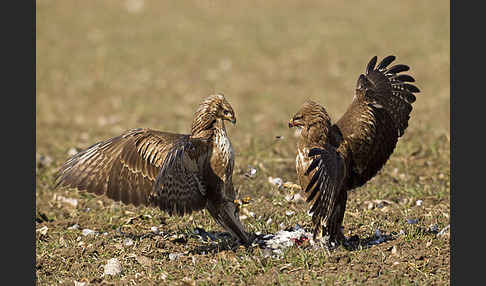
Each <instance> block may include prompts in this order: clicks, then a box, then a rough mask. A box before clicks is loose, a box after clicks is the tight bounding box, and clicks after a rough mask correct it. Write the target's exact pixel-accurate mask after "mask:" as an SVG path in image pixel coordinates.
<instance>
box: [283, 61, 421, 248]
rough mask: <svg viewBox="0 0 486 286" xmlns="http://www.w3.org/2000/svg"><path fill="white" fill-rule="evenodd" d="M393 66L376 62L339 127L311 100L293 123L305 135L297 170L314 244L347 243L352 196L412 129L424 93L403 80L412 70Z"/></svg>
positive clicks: (408, 78)
mask: <svg viewBox="0 0 486 286" xmlns="http://www.w3.org/2000/svg"><path fill="white" fill-rule="evenodd" d="M394 60H395V57H394V56H388V57H385V58H384V59H383V60H382V61H381V62H380V63H379V64H378V66H376V63H377V57H376V56H375V57H373V58H372V59H371V61H370V62H369V63H368V65H367V67H366V73H365V74H361V75H360V76H359V78H358V82H357V86H356V92H355V96H354V99H353V102H352V103H351V105H350V106H349V107H348V109H347V111H346V112H345V113H344V115H342V117H341V118H340V119H339V120H338V121H337V122H336V123H335V124H331V119H330V117H329V115H328V114H327V112H326V110H325V109H324V107H322V106H320V105H319V104H317V103H316V102H313V101H310V100H308V101H306V102H305V103H304V104H303V106H302V107H301V109H300V110H299V111H298V112H297V113H296V114H295V115H294V116H293V117H292V119H291V120H290V122H289V128H291V127H299V128H301V129H302V132H301V135H300V139H299V142H298V145H297V151H298V154H297V158H296V170H297V175H298V178H299V183H300V185H301V187H302V189H303V190H305V192H306V193H307V194H308V196H307V202H309V203H310V202H313V204H312V207H311V209H310V212H311V213H312V222H313V225H314V237H315V238H320V237H322V236H323V235H324V236H326V237H327V238H329V239H330V241H332V242H341V241H343V240H344V235H343V234H342V232H341V223H342V221H343V218H344V211H345V208H346V200H347V191H348V190H351V189H354V188H357V187H360V186H362V185H363V184H365V183H366V182H367V181H368V180H370V179H371V178H372V177H374V176H375V175H376V174H377V172H378V171H379V170H380V169H381V168H382V167H383V166H384V165H385V163H386V162H387V160H388V158H389V157H390V155H391V154H392V152H393V150H394V149H395V146H396V144H397V141H398V138H399V137H400V136H402V135H403V133H404V131H405V129H406V128H407V126H408V120H409V118H410V116H409V115H410V112H411V111H412V105H411V104H412V103H413V102H414V101H415V95H414V94H413V93H416V92H419V89H418V88H417V87H415V86H414V85H412V84H409V83H407V82H414V81H415V80H414V79H413V78H412V77H411V76H410V75H407V74H399V73H400V72H404V71H407V70H409V67H408V66H406V65H402V64H397V65H394V66H391V67H389V68H387V67H388V65H389V64H390V63H391V62H393V61H394ZM375 66H376V67H375Z"/></svg>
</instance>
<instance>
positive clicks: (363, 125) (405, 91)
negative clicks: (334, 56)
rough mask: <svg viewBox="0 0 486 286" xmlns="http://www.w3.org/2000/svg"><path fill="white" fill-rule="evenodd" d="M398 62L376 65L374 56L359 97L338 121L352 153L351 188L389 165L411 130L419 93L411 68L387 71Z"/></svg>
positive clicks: (361, 81)
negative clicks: (398, 141)
mask: <svg viewBox="0 0 486 286" xmlns="http://www.w3.org/2000/svg"><path fill="white" fill-rule="evenodd" d="M394 60H395V57H394V56H388V57H385V58H384V59H383V60H382V61H381V62H380V63H379V64H378V65H377V66H376V68H374V66H375V64H376V57H373V58H372V59H371V60H370V62H369V63H368V65H367V66H366V73H365V74H361V75H360V76H359V78H358V82H357V84H356V95H355V97H354V100H353V102H352V103H351V105H350V106H349V107H348V109H347V110H346V112H345V113H344V114H343V116H342V117H341V118H340V119H339V120H338V121H337V122H336V126H337V127H338V129H339V131H340V132H341V134H342V136H343V138H344V141H346V144H347V145H348V146H347V147H348V149H349V150H348V152H349V154H352V155H351V156H352V161H353V162H352V170H351V172H352V175H351V176H349V180H348V188H354V187H358V186H361V185H363V184H364V183H365V182H366V181H368V180H369V179H371V178H372V177H373V176H374V175H375V174H376V173H377V172H378V171H379V170H380V169H381V168H382V167H383V166H384V164H385V163H386V161H387V160H388V158H389V156H390V155H391V153H392V152H393V150H394V148H395V146H396V143H397V140H398V138H399V137H401V136H402V135H403V134H404V132H405V129H406V128H407V127H408V120H409V118H410V112H411V111H412V103H413V102H415V100H416V97H415V95H414V94H413V93H417V92H420V90H419V89H418V88H417V87H416V86H415V85H412V84H409V83H406V82H415V79H414V78H413V77H412V76H410V75H406V74H398V73H399V72H402V71H407V70H409V67H408V66H406V65H402V64H397V65H394V66H391V67H390V68H387V67H388V66H389V65H390V64H391V63H392V62H393V61H394Z"/></svg>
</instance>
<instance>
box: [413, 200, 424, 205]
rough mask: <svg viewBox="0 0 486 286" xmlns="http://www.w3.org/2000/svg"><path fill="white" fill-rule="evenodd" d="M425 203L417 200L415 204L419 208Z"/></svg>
mask: <svg viewBox="0 0 486 286" xmlns="http://www.w3.org/2000/svg"><path fill="white" fill-rule="evenodd" d="M423 202H424V201H422V200H417V201H416V202H415V205H417V206H421V205H422V203H423Z"/></svg>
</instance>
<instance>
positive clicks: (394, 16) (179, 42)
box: [36, 0, 450, 159]
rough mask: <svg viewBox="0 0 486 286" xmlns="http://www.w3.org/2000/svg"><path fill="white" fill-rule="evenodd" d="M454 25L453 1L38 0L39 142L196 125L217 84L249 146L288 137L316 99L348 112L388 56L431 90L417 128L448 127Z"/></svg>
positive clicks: (239, 138) (443, 130)
mask: <svg viewBox="0 0 486 286" xmlns="http://www.w3.org/2000/svg"><path fill="white" fill-rule="evenodd" d="M449 26H450V19H449V2H448V1H397V2H384V1H374V0H368V1H359V2H355V1H346V2H336V1H281V0H279V1H273V0H270V1H264V2H262V1H239V2H216V1H190V2H189V1H146V0H123V1H122V0H120V1H115V0H106V1H55V0H37V1H36V61H37V63H36V145H37V146H36V147H37V151H38V152H42V153H47V154H50V155H51V156H53V157H56V156H58V155H62V156H61V158H62V159H64V158H65V152H66V150H67V149H68V148H69V146H74V145H76V146H80V147H87V146H89V145H91V144H92V143H94V142H95V141H99V140H102V139H105V138H107V137H110V136H114V135H117V134H118V133H120V132H122V131H123V130H126V129H129V128H135V127H148V128H154V129H160V130H166V131H173V132H182V133H187V132H189V131H190V126H191V120H192V114H193V112H194V111H195V109H196V108H197V105H198V103H199V102H200V101H201V99H202V98H203V97H205V96H207V95H209V94H211V93H214V92H222V93H224V94H225V95H226V97H227V99H228V100H229V101H230V103H231V104H232V105H233V107H234V109H235V111H236V115H237V119H238V124H237V126H236V128H233V127H230V130H229V132H230V135H231V138H232V140H233V142H234V144H233V145H234V147H235V149H237V150H240V151H241V150H243V149H244V148H245V147H248V145H249V144H250V143H251V141H252V140H256V141H261V142H263V143H265V142H272V141H273V140H274V137H275V136H277V135H279V136H287V135H289V134H290V133H289V132H290V131H289V130H288V128H287V121H288V119H289V118H290V116H291V115H292V114H293V113H294V112H295V111H296V110H297V109H298V108H299V107H300V105H301V104H302V103H303V102H304V100H305V99H306V98H311V99H313V100H316V101H318V102H320V103H321V104H322V105H323V106H325V107H326V108H327V110H328V112H329V113H330V115H331V118H333V120H337V119H339V116H340V115H341V114H342V113H343V112H344V111H345V109H346V108H347V107H348V105H349V104H350V102H351V100H352V97H353V94H354V88H355V84H356V80H357V78H358V76H359V74H360V73H362V72H364V69H365V66H366V64H367V63H368V61H369V60H370V58H371V57H372V56H374V55H377V56H378V59H379V60H380V59H381V58H383V57H384V56H387V55H389V54H393V55H395V56H396V57H397V59H396V61H395V62H394V63H403V64H407V65H409V66H410V67H411V70H410V71H409V72H408V73H409V74H411V75H412V76H414V77H415V79H416V80H417V82H416V85H417V86H418V87H419V88H420V89H421V93H419V94H418V96H417V101H416V103H415V104H414V110H413V112H412V114H411V121H410V128H409V130H408V131H410V132H407V133H406V134H405V138H406V137H407V136H408V137H409V136H413V134H414V133H415V131H414V130H416V132H418V133H427V134H431V135H432V134H434V136H439V135H440V134H445V135H446V136H449V132H450V129H449V126H450V114H449V111H450V97H449V92H450V82H449V73H450V67H449V52H450V48H449V47H450V44H449V40H450V38H449V34H450V27H449ZM289 146H291V147H292V148H293V146H295V145H294V143H293V142H291V143H289ZM289 148H290V147H289ZM59 151H62V153H58V152H59Z"/></svg>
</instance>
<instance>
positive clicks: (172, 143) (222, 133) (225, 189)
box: [56, 94, 249, 243]
mask: <svg viewBox="0 0 486 286" xmlns="http://www.w3.org/2000/svg"><path fill="white" fill-rule="evenodd" d="M225 120H227V121H229V122H231V123H233V124H235V123H236V117H235V112H234V111H233V108H232V107H231V105H230V104H229V103H228V101H227V100H226V99H225V97H224V95H222V94H215V95H211V96H209V97H207V98H206V99H204V100H203V101H202V103H201V104H200V105H199V107H198V109H197V110H196V112H195V114H194V119H193V122H192V130H191V134H175V133H169V132H162V131H157V130H152V129H142V128H139V129H131V130H128V131H126V132H124V133H123V134H121V135H119V136H116V137H113V138H110V139H108V140H105V141H102V142H99V143H96V144H94V145H92V146H90V147H88V148H87V149H86V150H84V151H81V152H79V153H77V154H76V155H74V156H73V157H72V158H70V159H69V160H67V161H66V162H65V163H64V164H63V165H62V166H61V168H60V169H59V171H58V173H57V175H56V187H58V186H67V187H72V188H76V189H78V190H80V191H88V192H90V193H94V194H97V195H106V196H107V197H109V198H111V199H113V200H115V201H122V202H123V203H125V204H133V205H135V206H138V205H146V206H151V207H159V208H160V209H161V210H163V211H165V212H167V213H168V214H169V215H171V216H172V215H178V216H183V215H184V214H190V213H191V212H193V211H199V210H202V209H204V208H206V209H207V210H208V211H209V213H210V214H211V216H212V217H213V218H214V219H215V220H216V221H217V222H218V223H219V224H220V225H221V226H222V227H223V228H224V229H226V230H227V231H229V232H230V233H231V235H232V236H233V237H235V238H236V239H237V240H239V241H240V242H241V243H247V242H249V234H248V233H247V232H246V231H245V229H244V227H243V225H242V224H241V222H240V219H239V215H238V213H239V209H238V205H237V204H236V201H235V199H236V191H235V188H234V186H233V182H232V175H233V166H234V152H233V148H232V146H231V141H230V139H229V138H228V135H227V133H226V128H225V123H224V122H225Z"/></svg>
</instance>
